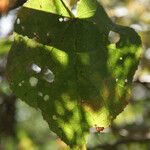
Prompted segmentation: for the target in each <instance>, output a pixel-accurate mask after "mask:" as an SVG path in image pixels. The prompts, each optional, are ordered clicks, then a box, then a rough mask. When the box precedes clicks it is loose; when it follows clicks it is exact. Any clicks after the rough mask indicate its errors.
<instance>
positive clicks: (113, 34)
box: [108, 31, 120, 43]
mask: <svg viewBox="0 0 150 150" xmlns="http://www.w3.org/2000/svg"><path fill="white" fill-rule="evenodd" d="M108 40H109V41H110V43H117V42H119V40H120V34H118V33H117V32H114V31H110V32H109V34H108Z"/></svg>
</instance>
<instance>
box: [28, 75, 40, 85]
mask: <svg viewBox="0 0 150 150" xmlns="http://www.w3.org/2000/svg"><path fill="white" fill-rule="evenodd" d="M29 83H30V85H31V86H32V87H35V86H37V83H38V79H37V78H35V77H30V79H29Z"/></svg>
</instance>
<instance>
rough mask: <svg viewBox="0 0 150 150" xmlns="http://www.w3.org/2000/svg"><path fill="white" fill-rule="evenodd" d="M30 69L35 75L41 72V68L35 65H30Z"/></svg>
mask: <svg viewBox="0 0 150 150" xmlns="http://www.w3.org/2000/svg"><path fill="white" fill-rule="evenodd" d="M31 69H32V70H33V71H34V72H35V73H40V72H41V68H40V67H39V66H38V65H37V64H34V63H33V64H32V65H31Z"/></svg>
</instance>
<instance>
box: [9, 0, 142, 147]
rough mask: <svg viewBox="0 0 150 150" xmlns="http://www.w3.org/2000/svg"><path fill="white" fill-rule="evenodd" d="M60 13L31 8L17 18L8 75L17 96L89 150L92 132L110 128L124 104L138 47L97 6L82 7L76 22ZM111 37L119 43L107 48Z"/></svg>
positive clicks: (132, 35) (88, 0)
mask: <svg viewBox="0 0 150 150" xmlns="http://www.w3.org/2000/svg"><path fill="white" fill-rule="evenodd" d="M48 2H49V5H48V6H47V4H48ZM54 2H55V3H54ZM56 3H57V5H56ZM39 4H40V5H42V4H43V5H42V7H40V6H39V7H38V5H39ZM52 4H54V5H52ZM63 6H64V5H63ZM63 6H62V3H60V1H59V0H55V1H54V0H51V1H49V0H47V1H45V0H41V1H40V2H39V3H38V2H37V1H35V0H30V1H29V2H28V3H27V4H26V7H24V8H23V9H22V10H21V12H20V13H19V15H18V18H19V19H20V24H16V25H15V32H16V33H15V40H14V44H13V46H12V48H11V51H10V53H9V56H8V64H7V74H8V79H9V82H10V85H11V88H12V90H13V91H14V92H15V94H16V95H17V96H18V97H19V98H21V99H22V100H23V101H25V102H26V103H28V104H29V105H30V106H33V107H35V108H37V109H40V111H41V112H42V115H43V118H44V119H45V120H46V121H47V122H48V124H49V127H50V129H51V130H52V131H53V132H55V133H56V134H57V135H58V136H59V137H60V138H61V139H62V140H63V141H64V142H66V143H67V144H68V145H69V146H70V147H76V146H80V145H83V144H85V143H86V137H87V135H88V133H89V131H90V128H91V127H95V125H97V126H99V127H105V128H107V127H108V126H109V125H110V124H111V122H112V121H113V120H114V119H115V118H116V116H117V115H118V114H119V113H120V112H121V111H123V109H124V107H125V106H126V105H127V103H128V102H129V100H130V98H131V94H130V93H131V85H132V79H133V75H134V72H135V70H136V69H137V65H138V60H139V56H140V48H141V40H140V37H139V36H138V34H137V33H136V32H135V31H134V30H133V29H131V28H128V27H123V26H119V25H116V24H114V23H113V22H112V21H111V20H110V19H109V18H108V16H107V14H106V13H105V11H104V9H103V7H102V6H101V5H100V4H99V3H97V1H94V0H80V2H79V4H78V13H77V14H78V15H77V18H73V17H72V16H71V17H68V18H66V17H64V16H69V14H68V15H67V14H66V13H67V12H68V11H65V10H61V11H55V10H57V9H60V8H61V7H63ZM48 7H49V8H48ZM54 7H55V8H54ZM60 12H61V13H60ZM54 13H57V14H54ZM62 15H64V16H62ZM110 31H113V32H114V33H118V34H119V35H120V40H119V42H118V43H116V44H115V43H114V44H110V41H109V40H108V38H109V32H110Z"/></svg>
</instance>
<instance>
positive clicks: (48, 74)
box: [43, 69, 55, 83]
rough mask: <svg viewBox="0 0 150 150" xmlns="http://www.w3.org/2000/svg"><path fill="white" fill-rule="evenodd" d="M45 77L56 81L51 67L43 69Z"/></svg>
mask: <svg viewBox="0 0 150 150" xmlns="http://www.w3.org/2000/svg"><path fill="white" fill-rule="evenodd" d="M43 79H45V80H46V81H47V82H49V83H52V82H54V79H55V75H54V74H53V72H52V71H51V70H50V69H45V70H44V71H43Z"/></svg>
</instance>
